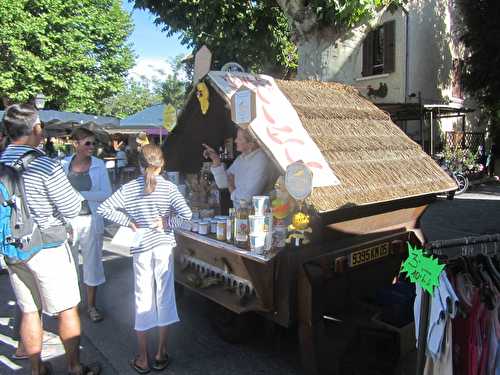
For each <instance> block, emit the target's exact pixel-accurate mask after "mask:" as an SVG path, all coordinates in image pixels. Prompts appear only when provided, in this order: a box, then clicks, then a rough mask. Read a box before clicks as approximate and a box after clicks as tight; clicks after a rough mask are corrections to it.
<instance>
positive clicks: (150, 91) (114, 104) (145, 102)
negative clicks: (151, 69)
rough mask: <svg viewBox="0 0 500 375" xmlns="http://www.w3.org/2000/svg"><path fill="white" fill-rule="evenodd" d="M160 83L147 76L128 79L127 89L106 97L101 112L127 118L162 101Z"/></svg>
mask: <svg viewBox="0 0 500 375" xmlns="http://www.w3.org/2000/svg"><path fill="white" fill-rule="evenodd" d="M160 91H161V89H160V83H159V82H151V81H149V80H148V79H146V78H143V79H142V80H141V81H137V80H134V79H130V80H128V82H127V84H126V86H125V89H124V90H123V91H121V92H119V93H118V94H116V95H113V96H112V97H109V98H107V99H104V101H103V108H102V111H100V113H99V114H101V115H105V116H114V117H118V118H121V119H122V118H125V117H127V116H130V115H132V114H134V113H136V112H139V111H142V110H143V109H145V108H147V107H150V106H152V105H154V104H158V103H161V102H162V95H161V93H160Z"/></svg>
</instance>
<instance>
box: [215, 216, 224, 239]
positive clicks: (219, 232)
mask: <svg viewBox="0 0 500 375" xmlns="http://www.w3.org/2000/svg"><path fill="white" fill-rule="evenodd" d="M217 239H218V240H219V241H224V240H225V239H226V219H218V220H217Z"/></svg>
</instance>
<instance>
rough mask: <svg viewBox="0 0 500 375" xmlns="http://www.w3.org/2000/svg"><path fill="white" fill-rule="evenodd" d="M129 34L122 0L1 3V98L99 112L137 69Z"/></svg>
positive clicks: (8, 0) (17, 0) (15, 0)
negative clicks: (40, 98)
mask: <svg viewBox="0 0 500 375" xmlns="http://www.w3.org/2000/svg"><path fill="white" fill-rule="evenodd" d="M131 31H132V23H131V19H130V16H129V15H128V14H127V13H126V12H124V11H123V10H122V8H121V3H120V0H0V95H1V96H2V97H4V98H9V99H10V100H11V101H16V102H23V101H28V100H30V99H31V98H33V97H34V96H35V95H36V94H37V93H38V92H43V93H44V94H45V96H46V97H47V99H48V101H47V104H46V107H47V108H51V109H59V110H67V111H76V112H91V113H97V112H99V111H100V109H101V108H102V104H101V103H102V100H103V99H104V98H107V97H109V96H111V95H113V94H115V93H117V92H119V91H120V90H122V89H123V87H124V83H125V77H126V75H127V71H128V69H130V68H131V67H132V66H133V63H134V57H133V55H132V52H131V50H130V47H129V46H128V44H127V42H126V39H127V37H128V35H129V34H130V32H131Z"/></svg>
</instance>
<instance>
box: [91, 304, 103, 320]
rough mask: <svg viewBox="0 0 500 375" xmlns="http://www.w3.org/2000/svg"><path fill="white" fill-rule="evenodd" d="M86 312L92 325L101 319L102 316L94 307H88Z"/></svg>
mask: <svg viewBox="0 0 500 375" xmlns="http://www.w3.org/2000/svg"><path fill="white" fill-rule="evenodd" d="M87 312H88V314H89V319H90V320H91V321H92V322H94V323H97V322H100V321H101V320H102V319H103V318H102V314H101V313H100V312H99V310H97V308H96V307H89V309H88V311H87Z"/></svg>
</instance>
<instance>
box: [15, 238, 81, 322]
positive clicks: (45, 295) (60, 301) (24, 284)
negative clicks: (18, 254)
mask: <svg viewBox="0 0 500 375" xmlns="http://www.w3.org/2000/svg"><path fill="white" fill-rule="evenodd" d="M8 269H9V275H10V281H11V283H12V288H13V289H14V293H15V295H16V298H17V304H18V305H19V308H20V309H21V311H23V312H25V313H28V312H36V311H40V310H42V311H43V312H45V313H47V314H51V315H53V314H57V313H59V312H61V311H64V310H67V309H69V308H72V307H74V306H76V305H78V303H79V302H80V290H79V288H78V278H77V276H76V270H75V264H74V261H73V256H72V255H71V251H70V249H69V246H68V244H67V243H64V244H63V245H61V246H59V247H53V248H50V249H44V250H41V251H40V252H39V253H37V254H36V255H35V256H33V258H31V259H30V260H29V261H28V262H26V263H20V264H14V265H9V266H8Z"/></svg>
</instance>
